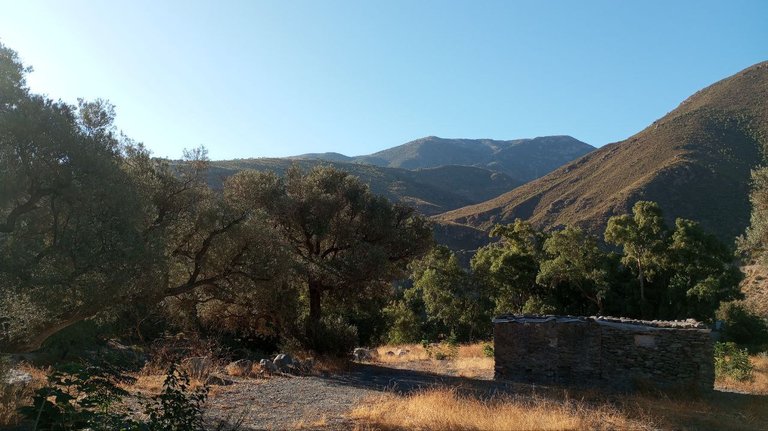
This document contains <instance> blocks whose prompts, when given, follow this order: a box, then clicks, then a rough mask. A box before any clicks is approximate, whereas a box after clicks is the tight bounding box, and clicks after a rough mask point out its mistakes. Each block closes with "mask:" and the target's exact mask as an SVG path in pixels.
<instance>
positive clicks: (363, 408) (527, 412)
mask: <svg viewBox="0 0 768 431" xmlns="http://www.w3.org/2000/svg"><path fill="white" fill-rule="evenodd" d="M351 417H352V418H353V419H355V420H356V421H357V422H358V429H361V430H387V431H389V430H487V431H495V430H499V431H502V430H504V431H507V430H509V431H511V430H534V429H535V430H564V429H565V430H571V429H593V430H599V429H623V430H632V429H638V430H639V429H646V428H647V425H648V424H647V421H645V422H646V423H645V424H644V423H643V422H642V421H637V420H631V419H629V418H627V417H626V416H625V415H624V414H623V413H622V412H621V411H619V410H617V409H615V408H612V407H609V406H608V405H607V404H603V405H601V406H599V407H595V406H590V405H587V404H586V403H583V402H578V401H569V400H566V401H562V402H558V401H552V400H549V399H546V398H539V397H535V396H534V397H526V398H512V397H497V398H493V399H490V400H481V399H477V398H474V397H468V396H463V395H459V394H458V393H457V392H456V391H455V390H451V389H432V390H428V391H425V392H421V393H416V394H413V395H408V396H405V397H399V396H395V395H385V396H382V397H379V398H377V399H373V400H369V402H366V403H363V404H362V405H360V406H359V407H357V408H355V409H354V410H353V411H352V413H351Z"/></svg>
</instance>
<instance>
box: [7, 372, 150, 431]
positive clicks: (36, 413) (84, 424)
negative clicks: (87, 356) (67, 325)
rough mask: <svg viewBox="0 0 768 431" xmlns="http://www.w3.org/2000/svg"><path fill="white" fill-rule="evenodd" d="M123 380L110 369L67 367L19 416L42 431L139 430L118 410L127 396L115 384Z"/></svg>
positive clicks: (35, 395) (56, 374) (117, 373)
mask: <svg viewBox="0 0 768 431" xmlns="http://www.w3.org/2000/svg"><path fill="white" fill-rule="evenodd" d="M124 379H126V380H127V379H128V377H125V376H123V375H122V374H120V373H119V372H117V371H116V370H114V369H111V368H110V367H108V366H93V365H84V364H75V363H70V364H64V365H62V366H60V367H59V368H58V369H56V370H55V371H54V372H53V373H51V375H50V376H49V377H48V385H47V386H44V387H42V388H40V389H38V390H37V391H36V392H35V394H34V396H33V399H32V405H31V406H26V407H22V408H20V409H19V412H20V413H21V414H22V415H23V416H25V417H26V418H27V419H29V420H31V421H33V423H34V428H35V429H41V430H52V431H58V430H61V431H65V430H83V429H90V430H94V431H97V430H104V431H107V430H123V429H137V428H136V427H137V426H138V424H137V423H136V422H134V421H133V420H131V419H129V418H128V416H127V415H126V414H124V413H121V412H118V411H116V410H115V406H116V404H117V403H118V402H119V401H120V400H121V399H122V397H123V396H125V395H126V394H127V392H125V391H124V390H123V389H120V388H119V387H117V386H116V384H115V383H116V382H117V381H120V380H124Z"/></svg>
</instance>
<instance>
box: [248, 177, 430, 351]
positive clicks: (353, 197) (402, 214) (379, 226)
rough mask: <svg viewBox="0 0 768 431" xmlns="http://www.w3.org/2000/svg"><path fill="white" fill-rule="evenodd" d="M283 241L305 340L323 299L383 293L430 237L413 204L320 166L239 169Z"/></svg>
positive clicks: (312, 334) (348, 300)
mask: <svg viewBox="0 0 768 431" xmlns="http://www.w3.org/2000/svg"><path fill="white" fill-rule="evenodd" d="M238 182H239V184H241V187H246V184H249V185H248V186H247V190H248V191H249V193H251V196H252V198H253V199H254V201H255V202H257V203H258V204H259V206H260V207H261V208H263V210H264V211H265V212H266V213H267V214H268V216H269V218H270V220H271V222H272V223H273V224H274V226H275V228H276V229H277V231H278V232H279V234H280V236H281V238H282V240H283V241H285V242H286V243H287V244H289V246H290V251H291V253H292V255H293V258H294V261H295V264H296V266H295V268H296V273H297V276H298V278H299V280H300V283H301V284H302V286H303V290H304V294H305V296H306V301H307V304H308V310H307V311H308V314H307V334H306V335H307V338H308V340H309V341H310V342H312V341H313V338H314V337H315V335H316V334H317V330H318V329H319V328H320V326H321V319H322V318H323V303H324V299H325V298H328V299H334V300H335V302H340V301H341V302H346V303H349V304H352V303H354V302H355V301H358V300H360V299H364V298H366V297H370V296H371V295H375V294H379V293H380V292H381V291H388V290H389V286H390V284H391V282H392V281H393V280H395V279H397V278H400V277H403V276H404V275H405V270H406V267H407V264H408V262H409V261H411V260H412V259H414V258H415V257H418V256H420V255H422V254H423V253H425V252H426V251H427V250H428V249H429V247H430V245H431V242H432V240H431V239H432V234H431V229H430V226H429V223H428V222H427V221H426V220H425V219H424V218H423V217H421V216H419V215H418V214H416V213H415V212H414V210H413V209H411V208H408V207H406V206H403V205H400V204H392V203H390V202H389V201H387V200H386V199H385V198H383V197H380V196H376V195H374V194H373V193H371V191H370V190H369V189H368V187H367V186H366V185H365V184H363V183H362V182H361V181H360V180H359V179H358V178H356V177H353V176H351V175H349V174H348V173H346V172H343V171H340V170H338V169H335V168H332V167H327V166H321V167H316V168H314V169H312V170H310V171H309V172H306V173H304V172H302V171H301V170H300V169H299V168H298V167H293V168H291V169H289V170H288V171H287V172H286V174H285V176H284V177H278V176H276V175H274V174H272V173H265V172H255V171H246V172H242V173H240V174H238Z"/></svg>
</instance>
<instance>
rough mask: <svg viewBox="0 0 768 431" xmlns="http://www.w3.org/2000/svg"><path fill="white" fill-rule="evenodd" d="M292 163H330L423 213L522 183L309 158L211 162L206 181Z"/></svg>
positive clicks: (460, 170) (465, 169)
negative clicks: (247, 170) (245, 170)
mask: <svg viewBox="0 0 768 431" xmlns="http://www.w3.org/2000/svg"><path fill="white" fill-rule="evenodd" d="M292 164H298V165H299V166H301V167H302V168H303V169H310V168H311V167H312V166H315V165H319V164H327V165H333V166H335V167H336V168H338V169H341V170H344V171H346V172H349V173H350V174H352V175H355V176H357V177H358V178H360V179H361V180H362V181H363V182H365V183H366V184H368V185H369V186H370V188H371V191H373V192H374V193H376V194H380V195H383V196H385V197H387V198H388V199H390V200H392V201H395V202H403V203H406V204H408V205H410V206H412V207H414V208H416V210H418V211H419V212H421V213H422V214H425V215H434V214H439V213H442V212H445V211H448V210H451V209H455V208H459V207H462V206H466V205H471V204H473V203H477V202H482V201H484V200H487V199H490V198H492V197H494V196H498V195H500V194H502V193H505V192H507V191H509V190H512V189H513V188H515V187H517V186H519V185H520V184H521V183H520V182H519V181H516V180H514V179H512V178H510V177H509V176H508V175H506V174H503V173H499V172H493V171H489V170H487V169H482V168H476V167H471V166H441V167H437V168H431V169H417V170H413V171H411V170H407V169H398V168H384V167H379V166H372V165H365V164H352V163H342V162H332V161H324V160H312V159H293V160H291V159H270V158H261V159H237V160H224V161H213V162H211V168H210V170H209V172H208V175H209V178H208V182H209V183H210V184H211V185H212V186H213V187H214V188H219V187H221V183H222V182H223V181H224V180H225V179H226V178H227V177H229V176H230V175H233V174H235V173H236V172H237V171H240V170H243V169H255V170H259V171H264V170H266V171H272V172H276V173H278V174H282V173H283V172H285V170H286V169H288V168H289V167H290V166H291V165H292Z"/></svg>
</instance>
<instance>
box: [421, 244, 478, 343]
mask: <svg viewBox="0 0 768 431" xmlns="http://www.w3.org/2000/svg"><path fill="white" fill-rule="evenodd" d="M411 279H412V280H413V288H412V289H411V290H410V292H408V293H409V294H410V295H418V296H419V297H420V299H421V301H422V302H423V304H424V312H425V315H426V318H427V320H428V321H429V322H430V323H431V324H432V325H433V328H434V333H435V335H439V334H449V333H450V334H454V335H456V336H459V337H461V339H462V340H467V341H471V340H472V339H474V338H475V337H478V336H479V337H485V336H487V334H488V333H489V331H490V320H491V316H490V311H491V310H490V309H491V303H490V301H489V295H488V292H487V289H486V286H485V285H484V284H483V283H481V282H480V281H479V280H477V279H476V278H475V277H473V274H472V273H471V272H468V271H466V270H465V269H464V268H462V267H461V265H460V264H459V261H458V259H457V258H456V255H455V254H453V253H452V252H451V251H450V250H448V249H447V248H446V247H444V246H438V247H435V248H434V249H432V251H430V252H429V253H428V254H427V255H426V256H425V257H424V258H422V259H420V260H418V261H415V262H414V263H413V264H412V265H411ZM414 302H415V301H414ZM417 303H418V302H417Z"/></svg>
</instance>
